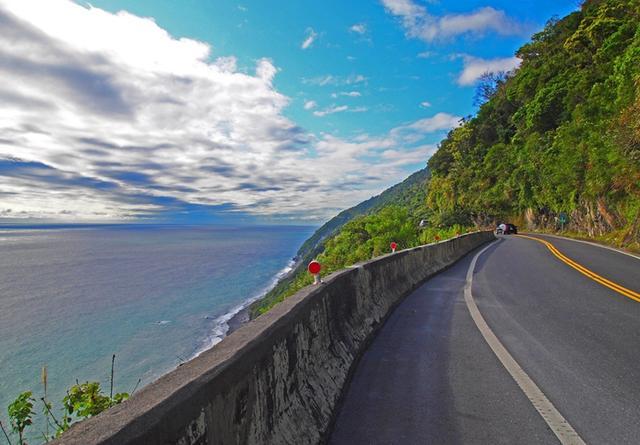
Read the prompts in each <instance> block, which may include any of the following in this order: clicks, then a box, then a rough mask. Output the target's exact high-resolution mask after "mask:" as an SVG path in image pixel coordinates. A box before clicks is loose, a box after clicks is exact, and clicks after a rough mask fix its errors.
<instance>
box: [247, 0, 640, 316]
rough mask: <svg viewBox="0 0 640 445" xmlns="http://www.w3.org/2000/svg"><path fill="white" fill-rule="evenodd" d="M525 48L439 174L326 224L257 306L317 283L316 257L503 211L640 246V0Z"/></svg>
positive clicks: (614, 0)
mask: <svg viewBox="0 0 640 445" xmlns="http://www.w3.org/2000/svg"><path fill="white" fill-rule="evenodd" d="M517 56H518V57H519V58H520V59H521V60H522V64H521V66H520V68H519V69H517V70H516V71H514V72H512V73H502V74H499V75H494V76H486V77H485V78H484V81H483V83H482V84H481V85H480V86H479V88H478V97H479V99H480V100H481V101H482V102H483V104H482V105H481V106H480V108H479V111H478V113H477V115H476V116H474V117H469V118H466V119H465V120H464V121H463V123H462V124H461V125H460V126H459V127H458V128H456V129H454V130H453V131H451V132H450V133H449V135H448V136H447V137H446V138H445V139H444V140H443V141H442V142H441V143H440V146H439V149H438V151H437V152H436V153H435V155H434V156H433V157H432V158H431V159H430V160H429V162H428V172H429V175H427V174H426V171H421V172H419V173H422V172H424V173H425V175H424V178H421V179H420V180H418V181H410V179H411V178H409V179H408V180H407V181H405V182H404V183H402V184H400V185H399V186H397V187H396V188H395V189H390V190H389V191H387V192H385V193H383V195H384V196H386V198H387V199H384V200H380V201H377V202H376V205H371V202H369V201H365V202H364V203H362V204H360V205H359V206H356V207H354V208H353V209H349V210H347V211H345V212H343V213H341V214H340V215H338V216H337V217H336V218H334V219H333V220H331V221H330V222H329V223H327V224H326V225H325V226H323V228H321V229H319V231H318V232H316V234H315V235H314V237H312V238H311V239H310V240H309V241H308V242H307V243H305V245H304V246H303V248H302V249H301V256H300V258H301V262H300V265H299V267H298V269H297V270H296V271H295V273H292V274H290V276H289V277H288V278H287V279H286V280H285V281H282V282H281V283H280V284H279V285H278V286H277V287H276V288H275V289H274V290H273V291H271V292H270V293H269V294H268V295H267V297H266V298H265V299H264V300H261V301H259V302H256V303H255V304H254V305H253V307H252V316H254V317H255V316H257V315H259V314H260V313H263V312H265V311H266V310H268V309H269V308H270V307H271V306H273V305H274V304H275V303H277V302H278V301H281V300H283V299H284V298H286V297H287V296H289V295H291V294H293V293H294V292H295V291H296V290H298V289H300V288H302V287H304V286H306V285H308V284H310V283H311V282H312V278H311V277H310V276H309V275H308V274H307V273H306V272H305V270H304V266H305V265H306V263H307V262H308V260H310V259H311V258H313V257H316V258H317V259H318V260H319V261H320V262H321V263H322V264H323V266H324V271H323V272H324V273H330V272H333V271H335V270H338V269H341V268H343V267H345V266H348V265H351V264H354V263H357V262H359V261H363V260H367V259H370V258H372V257H374V256H377V255H380V254H383V253H387V252H388V251H389V248H388V246H389V243H390V242H391V241H395V242H397V243H398V244H399V245H400V247H401V248H406V247H412V246H415V245H418V244H424V243H427V242H431V241H434V240H436V239H438V238H443V239H444V238H446V237H449V236H452V235H454V234H456V233H458V232H462V231H466V230H468V229H469V228H471V227H489V226H492V225H494V224H496V223H497V222H498V221H505V220H510V221H513V222H515V223H517V224H519V225H521V226H523V227H526V228H529V229H537V230H549V231H557V230H560V229H562V230H563V231H564V232H565V233H570V234H573V235H578V236H586V237H590V238H600V239H604V240H606V241H607V242H610V243H612V244H617V245H619V246H625V247H629V248H635V249H637V248H640V1H638V0H588V1H585V2H584V3H583V4H582V7H581V9H580V11H577V12H574V13H572V14H570V15H569V16H567V17H565V18H563V19H552V20H551V21H549V23H548V24H547V26H546V27H545V29H544V30H543V31H542V32H540V33H537V34H535V35H534V36H533V37H532V39H531V42H529V43H527V44H526V45H524V46H523V47H522V48H520V50H518V52H517ZM414 179H415V178H414ZM391 190H394V192H393V193H390V191H391ZM383 195H381V196H383ZM354 209H360V210H359V211H354ZM423 219H424V220H426V221H427V223H428V224H427V226H426V227H420V226H419V223H420V221H421V220H423Z"/></svg>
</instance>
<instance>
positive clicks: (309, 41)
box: [300, 28, 318, 49]
mask: <svg viewBox="0 0 640 445" xmlns="http://www.w3.org/2000/svg"><path fill="white" fill-rule="evenodd" d="M316 37H318V33H317V32H315V31H314V30H313V28H307V36H306V37H305V39H304V40H303V41H302V43H301V44H300V48H302V49H307V48H309V47H310V46H311V45H313V42H314V41H315V40H316Z"/></svg>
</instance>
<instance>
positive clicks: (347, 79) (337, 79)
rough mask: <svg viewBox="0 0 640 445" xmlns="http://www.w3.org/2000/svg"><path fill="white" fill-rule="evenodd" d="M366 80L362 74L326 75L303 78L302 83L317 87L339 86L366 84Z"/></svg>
mask: <svg viewBox="0 0 640 445" xmlns="http://www.w3.org/2000/svg"><path fill="white" fill-rule="evenodd" d="M367 80H368V79H367V78H366V77H365V76H363V75H362V74H350V75H349V76H334V75H332V74H327V75H324V76H318V77H312V78H303V79H302V83H304V84H306V85H317V86H321V87H323V86H326V85H332V86H340V85H355V84H358V83H366V82H367Z"/></svg>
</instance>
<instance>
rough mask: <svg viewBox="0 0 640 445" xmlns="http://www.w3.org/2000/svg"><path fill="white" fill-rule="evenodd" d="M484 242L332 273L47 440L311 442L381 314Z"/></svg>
mask: <svg viewBox="0 0 640 445" xmlns="http://www.w3.org/2000/svg"><path fill="white" fill-rule="evenodd" d="M491 239H493V234H492V233H490V232H478V233H473V234H468V235H463V236H461V237H458V238H455V239H452V240H448V241H443V242H440V243H437V244H433V245H428V246H422V247H418V248H415V249H410V250H405V251H402V252H398V253H396V254H393V255H387V256H385V257H382V258H378V259H375V260H372V261H369V262H366V263H363V264H360V265H358V266H355V267H353V268H350V269H347V270H344V271H340V272H337V273H334V274H333V275H331V276H330V277H327V278H325V284H323V285H320V286H316V287H309V288H306V289H303V290H302V291H300V292H299V293H297V294H296V295H294V296H292V297H290V298H288V299H287V300H285V301H284V302H283V303H281V304H279V305H277V306H276V307H274V308H273V309H272V310H271V311H270V312H268V313H266V314H264V315H262V316H260V317H258V318H257V319H256V320H254V321H252V322H250V323H248V324H247V325H245V326H243V327H241V328H240V329H238V330H237V331H235V332H234V333H233V334H231V335H230V336H228V337H227V338H225V339H224V340H223V341H222V342H221V343H219V344H218V345H217V346H216V347H214V348H212V349H211V350H209V351H207V352H205V353H204V354H202V355H201V356H199V357H198V358H196V359H194V360H192V361H190V362H188V363H185V364H184V365H182V366H181V367H179V368H178V369H176V370H174V371H173V372H171V373H169V374H167V375H165V376H164V377H162V378H160V379H159V380H157V381H156V382H155V383H152V384H151V385H149V386H147V387H145V388H143V389H142V390H141V391H140V392H138V393H137V394H136V395H135V396H134V397H132V398H131V399H130V400H128V401H127V402H125V403H123V404H122V405H119V406H116V407H114V408H112V409H110V410H108V411H106V412H104V413H102V414H100V415H99V416H97V417H95V418H92V419H89V420H87V421H85V422H82V423H80V424H77V425H75V426H74V427H72V428H71V430H70V431H68V432H67V433H66V434H65V435H64V436H63V437H62V438H61V439H59V440H58V441H56V443H65V444H78V445H80V444H81V445H93V444H114V445H115V444H117V445H126V444H178V445H196V444H197V445H204V444H225V445H229V444H269V443H273V444H287V443H288V444H296V445H300V444H317V443H320V442H322V441H323V439H324V435H325V433H326V430H327V428H328V426H329V425H330V422H331V420H332V417H333V414H334V409H335V407H336V405H337V403H338V401H339V399H340V396H341V393H342V388H343V386H344V384H345V383H346V381H347V380H348V378H349V375H350V370H351V368H352V366H353V365H354V363H355V361H356V360H357V358H358V357H359V355H360V354H361V352H362V350H363V349H364V348H365V346H366V344H367V341H368V339H369V338H370V337H371V335H372V334H373V333H374V332H375V330H376V329H377V328H378V327H379V326H380V325H381V322H382V321H384V319H385V318H386V316H387V315H388V314H389V312H390V310H391V309H392V308H393V307H394V306H395V305H396V304H397V303H399V302H400V300H401V299H402V298H403V297H404V296H406V295H407V294H408V293H410V292H411V291H412V290H414V289H415V288H416V287H417V286H418V285H419V284H420V283H421V282H423V281H424V280H425V279H427V278H428V277H430V276H431V275H433V274H435V273H437V272H439V271H441V270H442V269H444V268H446V267H448V266H449V265H451V264H452V263H454V262H455V261H457V260H458V259H459V258H461V257H462V256H464V255H465V254H466V253H468V252H469V251H471V250H473V249H474V248H476V247H478V246H480V245H481V244H484V243H485V242H487V241H489V240H491ZM169 352H170V351H168V353H169Z"/></svg>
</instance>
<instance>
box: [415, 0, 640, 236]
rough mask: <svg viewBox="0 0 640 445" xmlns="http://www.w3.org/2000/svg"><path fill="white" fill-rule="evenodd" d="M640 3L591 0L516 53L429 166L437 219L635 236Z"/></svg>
mask: <svg viewBox="0 0 640 445" xmlns="http://www.w3.org/2000/svg"><path fill="white" fill-rule="evenodd" d="M639 24H640V2H638V1H637V0H633V1H632V0H598V1H596V0H589V1H586V2H584V4H583V5H582V8H581V10H580V11H579V12H575V13H573V14H571V15H569V16H567V17H565V18H563V19H561V20H552V21H550V22H549V23H548V25H547V26H546V28H545V29H544V30H543V31H542V32H540V33H538V34H536V35H534V36H533V38H532V41H531V42H530V43H528V44H526V45H524V46H523V47H522V48H521V49H520V50H519V51H518V53H517V55H518V56H519V57H520V58H521V59H522V65H521V67H520V68H519V69H518V70H517V71H516V72H515V73H511V74H510V75H509V76H506V77H505V78H502V79H500V80H499V81H498V82H497V84H496V85H495V88H494V89H493V91H492V93H493V94H492V95H491V96H490V98H489V99H488V101H487V102H486V103H484V104H483V105H482V106H481V107H480V110H479V112H478V114H477V116H475V117H473V118H471V119H468V120H467V121H466V122H465V123H464V124H463V125H462V126H461V127H459V128H457V129H455V130H453V131H452V132H451V133H450V134H449V136H448V137H447V138H446V139H445V140H444V141H443V142H442V143H441V144H440V148H439V150H438V152H437V153H436V154H435V155H434V156H433V158H432V159H431V160H430V161H429V168H430V170H431V173H432V176H433V177H432V180H431V182H430V184H429V192H428V198H427V205H428V207H429V208H430V209H431V210H432V211H433V213H432V214H431V217H430V221H431V222H432V223H434V224H445V225H446V224H449V223H451V222H457V223H462V224H465V223H467V224H468V223H471V222H474V223H476V224H486V223H489V222H494V221H496V220H499V219H505V218H511V219H514V220H516V221H519V222H520V223H521V224H524V225H527V226H529V227H530V228H542V229H553V228H555V226H556V225H557V224H558V216H559V215H560V214H562V213H564V214H566V215H568V216H569V227H568V228H569V229H570V230H572V231H574V232H583V233H586V234H588V235H590V236H602V235H604V234H615V236H614V238H617V241H618V243H620V244H625V245H633V244H636V245H637V244H638V243H639V242H640V114H639V112H640V26H639Z"/></svg>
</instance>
